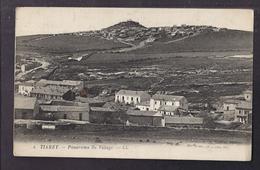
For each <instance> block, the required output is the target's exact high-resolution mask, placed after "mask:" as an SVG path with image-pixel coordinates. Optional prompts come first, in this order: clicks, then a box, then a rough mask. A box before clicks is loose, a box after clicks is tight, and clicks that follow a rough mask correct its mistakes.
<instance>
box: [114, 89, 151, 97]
mask: <svg viewBox="0 0 260 170" xmlns="http://www.w3.org/2000/svg"><path fill="white" fill-rule="evenodd" d="M116 94H117V95H129V96H142V95H147V96H148V95H149V94H148V93H147V92H145V91H133V90H120V91H119V92H117V93H116Z"/></svg>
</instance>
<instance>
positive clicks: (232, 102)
mask: <svg viewBox="0 0 260 170" xmlns="http://www.w3.org/2000/svg"><path fill="white" fill-rule="evenodd" d="M241 101H242V100H239V99H226V100H224V103H227V104H238V103H240V102H241Z"/></svg>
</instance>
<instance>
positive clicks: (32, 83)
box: [19, 80, 35, 86]
mask: <svg viewBox="0 0 260 170" xmlns="http://www.w3.org/2000/svg"><path fill="white" fill-rule="evenodd" d="M19 85H20V86H34V85H35V81H34V80H30V81H26V82H23V83H20V84H19Z"/></svg>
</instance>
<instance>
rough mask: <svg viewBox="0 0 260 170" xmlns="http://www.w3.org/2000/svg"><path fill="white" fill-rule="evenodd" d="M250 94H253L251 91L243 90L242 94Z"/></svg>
mask: <svg viewBox="0 0 260 170" xmlns="http://www.w3.org/2000/svg"><path fill="white" fill-rule="evenodd" d="M252 93H253V91H252V90H245V91H244V94H252Z"/></svg>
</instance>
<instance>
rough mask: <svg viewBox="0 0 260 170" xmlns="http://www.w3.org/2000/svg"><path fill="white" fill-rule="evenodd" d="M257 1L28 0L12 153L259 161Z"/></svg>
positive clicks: (20, 31)
mask: <svg viewBox="0 0 260 170" xmlns="http://www.w3.org/2000/svg"><path fill="white" fill-rule="evenodd" d="M253 28H254V11H253V10H251V9H213V8H211V9H206V8H203V9H202V8H101V7H81V8H79V7H18V8H16V19H15V63H14V65H15V67H14V68H15V70H14V73H15V74H14V79H15V82H14V87H15V89H14V112H13V115H14V116H13V117H14V123H13V154H14V156H18V157H28V156H29V157H75V158H117V159H163V160H164V159H166V160H216V161H223V160H224V161H251V155H252V126H253V125H252V115H253V114H254V113H253V102H252V101H253V33H254V29H253Z"/></svg>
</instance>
